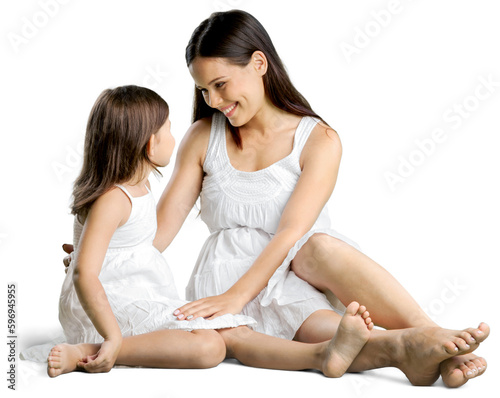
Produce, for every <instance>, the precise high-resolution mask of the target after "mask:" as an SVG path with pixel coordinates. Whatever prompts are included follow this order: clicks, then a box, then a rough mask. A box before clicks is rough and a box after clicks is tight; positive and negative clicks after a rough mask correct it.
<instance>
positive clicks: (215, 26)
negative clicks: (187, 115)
mask: <svg viewBox="0 0 500 398" xmlns="http://www.w3.org/2000/svg"><path fill="white" fill-rule="evenodd" d="M255 51H262V52H263V53H264V54H265V56H266V58H267V61H268V68H267V72H266V74H265V75H264V77H263V80H264V90H265V93H266V95H267V97H268V98H269V99H270V100H271V102H272V103H273V105H274V106H276V107H277V108H279V109H282V110H284V111H286V112H289V113H292V114H294V115H298V116H313V117H317V118H318V119H321V118H320V117H319V116H318V115H317V114H316V113H315V112H314V111H313V110H312V109H311V106H310V105H309V103H308V102H307V100H306V99H305V98H304V97H303V96H302V94H300V93H299V92H298V91H297V89H296V88H295V87H294V86H293V84H292V82H291V80H290V77H289V76H288V73H287V72H286V69H285V67H284V65H283V62H282V61H281V59H280V57H279V56H278V53H277V52H276V49H275V48H274V45H273V43H272V41H271V38H270V37H269V35H268V34H267V32H266V30H265V29H264V27H263V26H262V25H261V23H260V22H259V21H257V19H255V17H253V16H252V15H250V14H249V13H247V12H245V11H241V10H232V11H226V12H215V13H213V14H212V15H210V17H209V18H207V19H206V20H204V21H203V22H202V23H201V24H200V25H199V26H198V27H197V28H196V29H195V31H194V32H193V34H192V36H191V39H190V40H189V43H188V45H187V47H186V63H187V65H188V66H189V65H191V63H192V62H193V61H194V59H195V58H196V57H214V58H226V59H227V61H228V62H230V63H231V64H234V65H240V66H245V65H247V64H248V63H249V62H250V59H251V57H252V54H253V53H254V52H255ZM215 111H216V110H215V109H213V108H211V107H209V106H208V105H207V103H206V102H205V100H204V98H203V94H202V93H201V91H200V90H198V89H196V87H195V94H194V104H193V119H192V121H193V122H195V121H197V120H199V119H201V118H204V117H208V116H211V115H213V114H214V113H215ZM226 123H227V125H228V127H229V129H230V131H231V134H232V136H233V139H234V141H235V143H236V145H237V146H238V147H239V148H241V137H240V134H239V131H238V128H237V127H234V126H232V125H231V124H230V123H229V122H228V121H226Z"/></svg>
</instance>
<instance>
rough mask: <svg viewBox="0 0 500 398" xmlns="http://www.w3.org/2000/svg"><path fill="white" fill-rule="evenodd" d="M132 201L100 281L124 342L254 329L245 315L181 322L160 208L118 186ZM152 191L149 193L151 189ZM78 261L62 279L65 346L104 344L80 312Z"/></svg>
mask: <svg viewBox="0 0 500 398" xmlns="http://www.w3.org/2000/svg"><path fill="white" fill-rule="evenodd" d="M118 187H119V188H120V189H122V190H123V191H124V192H125V194H126V195H127V196H128V197H129V198H130V201H131V203H132V211H131V213H130V217H129V219H128V220H127V222H126V223H125V224H124V225H122V226H121V227H119V228H117V229H116V231H115V233H114V234H113V236H112V238H111V241H110V244H109V247H108V250H107V252H106V256H105V258H104V262H103V264H102V268H101V272H100V274H99V280H100V282H101V284H102V286H103V288H104V291H105V292H106V297H103V300H104V299H107V301H108V302H109V304H110V306H111V309H112V311H113V314H114V315H115V318H116V320H117V322H118V325H119V327H120V329H121V332H122V335H123V336H124V337H127V336H132V335H137V334H143V333H148V332H153V331H156V330H161V329H181V330H187V331H191V330H194V329H221V328H228V327H236V326H240V325H250V324H253V323H255V321H254V320H253V319H252V318H250V317H248V316H245V315H230V314H227V315H224V316H222V317H219V318H216V319H213V320H206V319H203V318H197V319H194V320H192V321H186V320H184V321H178V320H176V318H175V317H174V315H173V312H174V311H175V309H177V308H179V307H181V306H182V305H184V304H185V303H186V301H184V300H181V299H179V295H178V293H177V289H176V287H175V284H174V279H173V276H172V273H171V271H170V268H169V266H168V264H167V262H166V261H165V259H164V257H163V256H162V254H161V253H160V252H159V251H158V250H157V249H156V248H155V247H154V246H153V239H154V237H155V234H156V226H157V224H156V204H155V200H154V198H153V195H152V193H151V192H148V194H146V195H144V196H141V197H133V196H132V195H130V193H129V192H128V191H127V190H126V189H125V188H124V187H123V186H118ZM148 191H149V190H148ZM82 228H83V227H82V225H81V223H79V222H78V220H77V218H76V217H75V223H74V238H73V239H74V245H75V252H74V253H76V252H77V251H78V242H79V240H80V235H81V232H82ZM76 262H77V260H74V261H72V262H71V264H70V266H69V269H68V273H67V274H66V278H65V279H64V282H63V286H62V290H61V296H60V300H59V320H60V322H61V325H62V327H63V330H64V338H60V339H56V341H57V342H62V341H66V342H68V343H71V344H77V343H100V342H102V341H103V338H102V337H101V336H100V335H99V333H98V332H97V330H96V329H95V327H94V325H93V324H92V322H91V320H90V318H89V317H88V316H87V314H86V312H85V311H84V309H83V308H82V306H81V304H80V301H79V299H78V296H77V294H76V291H75V287H74V284H73V272H74V267H75V264H76ZM51 347H52V346H51V344H45V345H42V346H35V347H32V348H29V349H27V350H26V351H24V352H23V353H22V358H23V359H30V360H34V361H45V360H46V358H47V355H48V353H49V350H50V348H51Z"/></svg>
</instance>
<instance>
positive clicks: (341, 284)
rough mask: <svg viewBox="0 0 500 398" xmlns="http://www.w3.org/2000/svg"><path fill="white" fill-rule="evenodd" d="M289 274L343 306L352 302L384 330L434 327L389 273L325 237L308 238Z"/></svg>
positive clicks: (344, 244) (317, 235)
mask: <svg viewBox="0 0 500 398" xmlns="http://www.w3.org/2000/svg"><path fill="white" fill-rule="evenodd" d="M292 270H293V271H294V272H295V274H297V276H299V277H300V278H302V279H304V280H305V281H307V282H308V283H309V284H310V285H312V286H314V287H316V288H317V289H319V290H322V291H324V290H330V291H331V292H333V293H334V294H335V296H337V297H338V298H339V300H340V301H341V302H342V303H343V304H344V305H346V304H347V303H350V302H351V301H354V300H356V301H358V302H360V303H363V304H365V305H366V306H367V307H368V308H370V313H371V317H372V320H373V323H374V324H375V325H378V326H381V327H383V328H385V329H404V328H410V327H419V326H437V325H436V324H435V323H434V322H433V321H432V320H431V319H430V318H429V316H428V315H427V314H426V313H425V312H424V311H423V310H422V309H421V308H420V306H419V305H418V304H417V302H416V301H415V300H414V299H413V298H412V297H411V296H410V294H409V293H408V292H407V291H406V289H405V288H404V287H403V286H401V284H400V283H399V282H398V281H397V280H396V279H395V278H394V277H393V276H392V275H391V274H390V273H389V272H387V271H386V270H385V269H384V268H382V267H381V266H380V265H379V264H377V263H376V262H375V261H373V260H372V259H370V258H369V257H368V256H366V255H365V254H363V253H361V252H360V251H358V250H356V249H355V248H354V247H352V246H351V245H349V244H347V243H345V242H343V241H341V240H339V239H336V238H333V237H331V236H329V235H326V234H315V235H313V236H311V238H309V240H308V241H307V243H306V244H305V245H304V246H303V247H302V249H301V250H300V251H299V252H298V253H297V255H296V256H295V259H294V260H293V261H292Z"/></svg>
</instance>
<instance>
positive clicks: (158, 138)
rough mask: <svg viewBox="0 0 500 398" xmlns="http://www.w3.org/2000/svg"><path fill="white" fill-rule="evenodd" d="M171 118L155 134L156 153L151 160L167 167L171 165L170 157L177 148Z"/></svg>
mask: <svg viewBox="0 0 500 398" xmlns="http://www.w3.org/2000/svg"><path fill="white" fill-rule="evenodd" d="M170 125H171V123H170V118H167V121H166V122H165V123H164V124H163V126H161V127H160V129H159V130H158V132H157V133H156V134H154V135H153V136H154V151H153V153H152V156H151V160H152V161H153V162H154V163H156V164H158V165H160V166H161V167H165V166H166V165H168V164H169V163H170V157H171V156H172V152H173V151H174V147H175V139H174V137H173V135H172V133H171V132H170Z"/></svg>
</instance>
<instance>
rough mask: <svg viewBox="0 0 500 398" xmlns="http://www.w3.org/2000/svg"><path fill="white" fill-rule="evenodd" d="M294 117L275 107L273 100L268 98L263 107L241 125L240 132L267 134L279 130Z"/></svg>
mask: <svg viewBox="0 0 500 398" xmlns="http://www.w3.org/2000/svg"><path fill="white" fill-rule="evenodd" d="M291 116H292V117H293V115H291V114H290V113H288V112H286V111H283V110H281V109H279V108H277V107H275V106H274V105H273V104H272V102H271V101H270V100H269V99H268V98H266V99H265V101H264V103H263V104H262V107H261V108H260V109H259V110H258V111H257V112H256V113H255V115H254V116H253V117H252V118H251V119H250V120H249V121H248V122H247V123H245V124H244V125H243V126H241V127H240V132H241V133H242V134H243V135H246V134H255V133H258V134H262V135H267V134H270V133H274V132H275V131H276V130H279V129H280V128H282V127H283V126H284V125H286V124H287V122H288V121H289V120H290V117H291Z"/></svg>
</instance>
